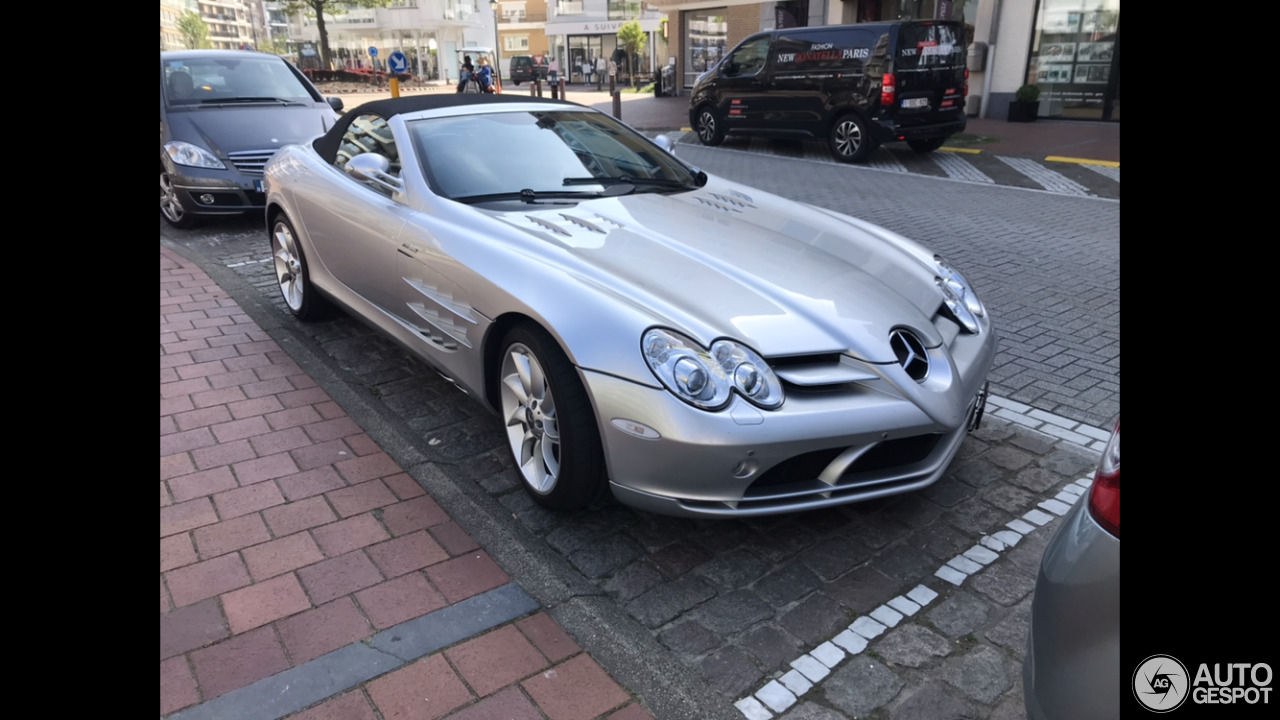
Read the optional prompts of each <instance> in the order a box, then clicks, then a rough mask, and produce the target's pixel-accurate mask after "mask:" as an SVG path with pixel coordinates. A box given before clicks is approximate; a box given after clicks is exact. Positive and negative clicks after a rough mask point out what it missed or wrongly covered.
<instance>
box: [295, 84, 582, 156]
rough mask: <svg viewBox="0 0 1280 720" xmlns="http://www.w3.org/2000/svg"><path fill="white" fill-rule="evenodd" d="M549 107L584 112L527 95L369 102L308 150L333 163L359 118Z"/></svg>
mask: <svg viewBox="0 0 1280 720" xmlns="http://www.w3.org/2000/svg"><path fill="white" fill-rule="evenodd" d="M529 102H536V103H548V104H552V105H563V106H565V107H571V108H584V107H585V106H583V105H579V104H578V103H572V102H568V101H565V100H551V99H550V98H536V97H529V96H528V95H503V94H493V95H488V94H480V95H475V94H465V93H451V92H446V93H432V94H430V95H410V96H406V97H398V98H386V99H384V100H371V101H369V102H367V103H365V104H363V105H360V106H358V107H355V108H352V109H351V110H347V111H346V112H344V113H343V115H342V117H340V118H338V122H336V123H334V125H333V127H331V128H329V132H326V133H325V134H324V135H321V136H320V137H318V138H316V139H315V140H314V141H313V142H312V143H311V146H312V147H313V148H315V150H316V152H317V153H319V155H320V157H322V158H324V159H325V161H326V162H333V161H334V159H335V158H337V157H338V148H339V147H340V146H341V145H342V136H343V135H345V134H346V133H347V128H348V127H350V126H351V123H352V121H354V120H355V119H356V118H358V117H360V116H361V115H377V116H378V117H381V118H383V119H385V120H390V119H391V118H392V117H393V116H395V115H402V114H404V113H412V112H418V111H419V110H436V109H438V108H448V107H460V106H465V105H493V104H502V103H529Z"/></svg>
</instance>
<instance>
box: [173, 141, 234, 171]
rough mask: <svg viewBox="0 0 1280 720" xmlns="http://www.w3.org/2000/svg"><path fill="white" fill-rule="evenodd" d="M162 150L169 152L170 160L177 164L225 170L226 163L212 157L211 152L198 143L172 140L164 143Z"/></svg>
mask: <svg viewBox="0 0 1280 720" xmlns="http://www.w3.org/2000/svg"><path fill="white" fill-rule="evenodd" d="M164 151H165V152H167V153H169V159H170V160H172V161H174V162H175V163H177V164H179V165H187V166H189V167H200V168H216V169H218V170H225V169H226V168H227V166H226V165H223V164H222V161H221V160H219V159H218V158H216V157H214V155H213V153H211V152H209V151H208V150H205V149H204V148H202V147H200V146H199V145H192V144H191V143H189V142H182V141H181V140H174V141H173V142H169V143H165V145H164Z"/></svg>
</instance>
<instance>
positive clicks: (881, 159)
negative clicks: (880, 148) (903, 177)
mask: <svg viewBox="0 0 1280 720" xmlns="http://www.w3.org/2000/svg"><path fill="white" fill-rule="evenodd" d="M867 167H869V168H875V169H876V170H887V171H889V172H896V173H906V172H907V166H906V165H903V164H902V161H900V160H898V158H897V156H895V155H894V154H893V153H891V152H873V153H871V159H870V160H869V161H867Z"/></svg>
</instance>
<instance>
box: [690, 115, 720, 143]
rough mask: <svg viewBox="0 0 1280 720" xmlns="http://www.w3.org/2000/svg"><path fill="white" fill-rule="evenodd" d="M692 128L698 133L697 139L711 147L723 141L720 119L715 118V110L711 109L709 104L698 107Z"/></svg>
mask: <svg viewBox="0 0 1280 720" xmlns="http://www.w3.org/2000/svg"><path fill="white" fill-rule="evenodd" d="M693 129H694V130H695V131H697V133H698V140H700V141H701V142H702V144H703V145H710V146H712V147H714V146H716V145H719V144H720V143H722V142H724V128H722V127H720V121H719V120H717V119H716V111H715V110H712V109H711V106H710V105H703V106H702V107H700V108H698V116H697V119H696V120H695V121H694V124H693Z"/></svg>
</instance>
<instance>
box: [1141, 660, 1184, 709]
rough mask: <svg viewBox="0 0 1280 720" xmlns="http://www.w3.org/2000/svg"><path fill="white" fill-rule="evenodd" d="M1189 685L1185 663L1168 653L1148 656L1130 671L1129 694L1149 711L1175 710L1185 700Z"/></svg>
mask: <svg viewBox="0 0 1280 720" xmlns="http://www.w3.org/2000/svg"><path fill="white" fill-rule="evenodd" d="M1190 685H1191V678H1189V677H1187V668H1186V666H1184V665H1183V664H1182V663H1180V662H1178V661H1177V659H1175V658H1174V657H1173V656H1171V655H1152V656H1151V657H1149V658H1147V659H1146V660H1143V661H1142V664H1140V665H1138V669H1137V670H1135V671H1134V672H1133V696H1134V697H1136V698H1137V699H1138V702H1139V703H1141V705H1142V706H1143V707H1145V708H1146V709H1148V710H1150V711H1152V712H1158V713H1165V712H1169V711H1170V710H1174V709H1177V707H1178V706H1179V705H1181V704H1182V703H1184V702H1186V700H1187V688H1188V686H1190Z"/></svg>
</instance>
